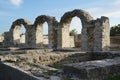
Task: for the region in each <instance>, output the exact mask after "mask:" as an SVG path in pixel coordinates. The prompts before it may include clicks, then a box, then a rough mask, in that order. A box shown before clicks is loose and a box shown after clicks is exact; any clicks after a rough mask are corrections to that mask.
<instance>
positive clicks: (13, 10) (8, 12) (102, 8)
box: [0, 0, 120, 34]
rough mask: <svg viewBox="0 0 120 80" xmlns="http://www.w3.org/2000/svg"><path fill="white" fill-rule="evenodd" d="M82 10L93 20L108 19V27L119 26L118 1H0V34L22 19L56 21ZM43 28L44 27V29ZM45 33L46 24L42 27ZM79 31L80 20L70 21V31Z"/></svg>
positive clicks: (119, 12) (119, 11)
mask: <svg viewBox="0 0 120 80" xmlns="http://www.w3.org/2000/svg"><path fill="white" fill-rule="evenodd" d="M74 9H82V10H85V11H87V12H89V14H90V15H91V16H92V17H93V18H94V19H97V18H100V17H101V16H106V17H109V19H110V26H114V25H117V24H120V0H0V34H2V33H3V32H6V31H9V29H10V27H11V25H12V22H13V21H15V20H16V19H19V18H24V19H27V20H29V21H31V22H32V23H34V21H35V18H36V17H37V16H40V15H49V16H54V17H56V19H57V20H58V21H60V18H61V17H62V16H63V14H64V13H65V12H68V11H72V10H74ZM44 26H45V27H44ZM43 27H44V32H45V33H47V32H48V30H47V23H45V24H44V25H43ZM74 28H75V29H76V30H77V31H78V33H79V32H80V31H81V22H80V19H79V18H77V17H75V18H73V19H72V22H71V25H70V29H74Z"/></svg>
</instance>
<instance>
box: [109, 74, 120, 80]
mask: <svg viewBox="0 0 120 80" xmlns="http://www.w3.org/2000/svg"><path fill="white" fill-rule="evenodd" d="M107 80H120V74H119V75H114V76H109V77H108V79H107Z"/></svg>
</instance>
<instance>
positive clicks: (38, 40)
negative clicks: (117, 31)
mask: <svg viewBox="0 0 120 80" xmlns="http://www.w3.org/2000/svg"><path fill="white" fill-rule="evenodd" d="M75 16H76V17H78V18H80V20H81V23H82V32H81V50H82V51H108V50H109V46H110V37H109V34H110V30H109V26H110V25H109V19H108V17H103V16H102V17H101V18H98V19H96V20H94V19H93V17H92V16H91V15H90V14H89V13H88V12H86V11H84V10H80V9H75V10H73V11H69V12H66V13H65V14H64V15H63V16H62V17H61V20H60V22H58V21H57V20H56V18H55V17H51V16H47V15H41V16H38V17H37V18H36V19H35V21H34V23H33V24H32V23H31V22H30V21H28V20H25V19H17V20H15V21H14V22H13V23H12V25H11V28H10V30H9V31H8V32H5V33H4V38H5V39H4V47H19V45H20V29H21V27H22V25H23V26H24V28H25V29H26V32H25V45H24V46H23V47H26V48H38V47H39V48H42V47H43V24H44V22H47V23H48V39H49V40H48V41H49V45H48V47H49V48H51V49H63V48H69V47H70V41H69V38H70V36H69V26H70V23H71V20H72V18H73V17H75Z"/></svg>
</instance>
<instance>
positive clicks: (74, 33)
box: [69, 17, 82, 48]
mask: <svg viewBox="0 0 120 80" xmlns="http://www.w3.org/2000/svg"><path fill="white" fill-rule="evenodd" d="M81 30H82V23H81V20H80V18H78V17H73V18H72V20H71V23H70V26H69V36H70V39H69V40H70V47H71V48H80V47H81Z"/></svg>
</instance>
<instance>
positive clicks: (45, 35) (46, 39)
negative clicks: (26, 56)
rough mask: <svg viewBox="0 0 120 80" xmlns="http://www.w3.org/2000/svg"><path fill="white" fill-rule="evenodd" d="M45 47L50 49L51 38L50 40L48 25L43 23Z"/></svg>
mask: <svg viewBox="0 0 120 80" xmlns="http://www.w3.org/2000/svg"><path fill="white" fill-rule="evenodd" d="M42 27H43V47H44V48H48V45H49V38H48V23H47V22H44V23H43V26H42Z"/></svg>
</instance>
